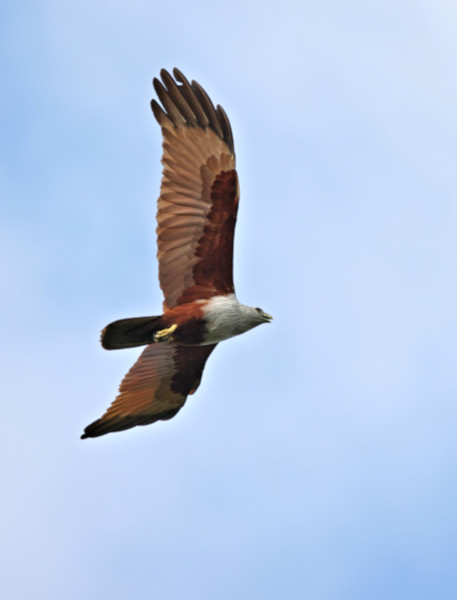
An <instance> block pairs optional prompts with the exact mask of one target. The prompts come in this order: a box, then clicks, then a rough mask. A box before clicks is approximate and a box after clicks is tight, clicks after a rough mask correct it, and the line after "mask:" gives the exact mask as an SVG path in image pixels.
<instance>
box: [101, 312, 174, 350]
mask: <svg viewBox="0 0 457 600" xmlns="http://www.w3.org/2000/svg"><path fill="white" fill-rule="evenodd" d="M161 319H162V317H136V318H134V319H121V320H120V321H114V322H113V323H110V324H109V325H107V326H106V327H105V329H103V331H102V334H101V337H100V342H101V344H102V346H103V348H105V349H106V350H118V349H120V348H134V347H135V346H145V345H146V344H152V342H153V341H154V339H153V335H154V333H155V332H156V331H157V330H158V329H160V320H161Z"/></svg>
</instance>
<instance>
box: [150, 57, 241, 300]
mask: <svg viewBox="0 0 457 600" xmlns="http://www.w3.org/2000/svg"><path fill="white" fill-rule="evenodd" d="M160 74H161V77H162V81H163V83H162V82H160V81H159V80H158V79H154V88H155V90H156V92H157V95H158V97H159V99H160V101H161V102H162V105H163V108H162V107H161V106H160V105H159V104H158V103H157V102H156V101H155V100H152V102H151V107H152V110H153V112H154V115H155V117H156V119H157V121H158V122H159V124H160V126H161V127H162V135H163V155H162V164H163V177H162V185H161V188H160V197H159V200H158V211H157V223H158V226H157V242H158V251H157V257H158V260H159V280H160V286H161V288H162V291H163V293H164V296H165V301H164V309H165V310H166V309H170V308H173V307H174V306H176V305H177V304H183V303H185V302H192V301H194V300H198V299H204V298H211V297H212V296H215V295H218V294H230V293H233V291H234V289H233V276H232V259H233V234H234V229H235V222H236V213H237V209H238V199H239V187H238V178H237V174H236V170H235V151H234V146H233V136H232V130H231V127H230V123H229V120H228V118H227V115H226V114H225V112H224V110H223V108H222V107H221V106H217V108H215V107H214V106H213V104H212V102H211V100H210V99H209V97H208V95H207V94H206V92H205V91H204V90H203V88H202V87H201V86H200V85H199V84H198V83H197V82H195V81H192V83H189V81H187V79H186V78H185V77H184V75H183V74H182V73H181V72H180V71H179V70H178V69H174V70H173V74H174V76H175V79H176V81H175V79H173V77H172V76H171V75H170V74H169V73H168V72H167V71H165V70H162V71H161V73H160Z"/></svg>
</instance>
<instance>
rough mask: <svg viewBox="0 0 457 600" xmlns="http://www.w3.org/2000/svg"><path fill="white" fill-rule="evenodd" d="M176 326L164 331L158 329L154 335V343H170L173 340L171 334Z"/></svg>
mask: <svg viewBox="0 0 457 600" xmlns="http://www.w3.org/2000/svg"><path fill="white" fill-rule="evenodd" d="M177 328H178V326H177V325H176V323H174V325H171V327H167V328H166V329H160V330H159V331H156V332H155V333H154V342H171V341H172V340H173V337H172V336H173V333H174V332H175V331H176V329H177Z"/></svg>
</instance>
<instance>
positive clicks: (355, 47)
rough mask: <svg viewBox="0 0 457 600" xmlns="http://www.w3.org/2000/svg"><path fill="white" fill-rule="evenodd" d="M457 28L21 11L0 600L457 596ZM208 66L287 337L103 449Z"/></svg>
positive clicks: (250, 292) (247, 244) (12, 79)
mask: <svg viewBox="0 0 457 600" xmlns="http://www.w3.org/2000/svg"><path fill="white" fill-rule="evenodd" d="M456 28H457V10H456V8H455V4H454V3H453V2H450V1H437V0H422V1H419V0H405V2H400V3H399V2H398V1H395V2H394V1H389V0H387V1H386V0H374V1H371V2H366V1H362V0H348V1H346V2H338V1H336V0H323V1H322V2H308V1H306V0H305V1H304V2H298V1H293V2H292V1H290V0H285V1H282V2H269V1H267V2H262V3H260V2H253V1H243V2H241V1H238V0H235V1H232V2H230V3H225V4H223V3H215V2H203V1H199V0H196V1H195V2H191V3H190V2H183V1H179V2H174V3H167V2H160V3H159V2H155V1H146V0H144V1H140V0H138V1H135V0H133V1H129V2H126V1H125V2H119V1H110V2H102V1H101V0H91V1H90V2H88V1H86V0H78V1H77V2H76V1H73V0H68V1H57V0H55V1H51V0H48V1H41V2H40V1H35V2H28V1H23V2H13V1H9V2H8V1H6V2H3V3H2V7H1V8H0V47H1V54H0V61H1V62H0V69H1V76H2V90H3V92H2V94H1V95H0V107H1V111H0V115H1V116H0V121H1V131H2V134H1V136H0V216H1V220H0V261H1V270H0V273H1V274H2V283H3V285H2V288H1V289H2V293H1V295H0V309H1V314H2V317H3V318H2V341H3V343H2V345H1V350H0V352H1V363H0V364H1V365H2V375H1V378H0V393H1V398H2V399H3V432H2V442H1V465H0V467H1V473H2V494H1V497H0V498H1V499H0V508H1V511H0V512H1V515H2V517H1V539H2V544H1V550H0V553H1V554H0V564H1V565H2V567H1V571H2V572H1V576H0V596H1V597H2V598H7V599H8V600H25V599H27V600H28V599H30V600H62V599H65V600H77V599H78V600H79V599H80V598H84V599H85V600H103V599H109V600H131V599H132V598H154V599H157V600H159V599H160V600H181V599H182V598H189V599H191V600H193V599H195V600H213V599H217V600H233V599H234V598H236V599H238V600H252V599H255V600H257V599H260V600H276V599H278V598H286V599H292V600H295V599H296V600H301V599H304V598H305V599H310V600H385V599H386V598H389V599H393V600H405V599H409V598H413V599H414V600H422V599H424V600H425V599H433V600H435V599H439V600H455V598H457V569H456V560H457V510H456V507H457V434H456V431H457V375H456V357H457V351H456V349H457V348H456V346H457V179H456V164H457V111H456V106H457V75H456V64H457V37H456V35H455V32H456ZM174 66H177V67H179V68H180V69H181V70H182V71H183V72H184V73H185V74H186V75H187V77H188V78H191V79H196V80H198V81H199V82H200V83H201V84H202V85H203V86H204V87H205V88H206V89H207V91H208V92H209V93H210V95H211V96H212V98H213V100H214V102H215V103H220V104H222V105H223V106H224V108H225V110H226V111H227V113H228V115H229V118H230V120H231V122H232V127H233V130H234V136H235V148H236V151H237V159H238V163H237V164H238V171H239V176H240V183H241V204H240V211H239V219H238V224H237V231H236V240H235V245H236V249H235V282H236V286H237V293H238V297H239V299H240V300H241V301H242V302H245V303H247V304H253V305H255V306H260V307H262V308H263V309H264V310H266V311H267V312H269V313H271V314H273V315H274V317H275V320H274V322H273V324H272V325H269V326H266V325H265V326H262V327H259V328H258V329H255V330H253V331H252V332H250V333H248V334H246V335H244V336H242V337H239V338H235V339H233V340H230V341H228V342H225V343H224V344H222V345H220V347H219V348H218V349H217V350H216V351H215V353H214V354H213V356H211V359H210V360H209V362H208V365H207V368H206V370H205V375H204V378H203V381H202V385H201V387H200V389H199V390H198V393H197V394H196V395H195V396H193V397H191V398H190V399H189V401H188V403H187V404H186V406H185V407H184V409H183V410H182V411H181V412H180V413H179V415H178V416H177V417H176V418H174V419H173V420H171V421H169V422H165V423H158V424H155V425H152V426H149V427H144V428H135V429H132V430H130V431H128V432H125V433H120V434H112V435H109V436H106V437H103V438H99V439H96V440H85V441H81V440H80V439H79V436H80V434H81V433H82V430H83V428H84V426H85V425H87V424H88V423H90V422H91V421H93V420H94V419H95V418H97V417H99V416H100V415H101V414H102V412H103V411H104V410H105V409H106V407H107V406H108V405H109V403H110V402H111V401H112V399H113V398H114V396H115V394H116V391H117V386H118V384H119V382H120V380H121V378H122V376H123V375H124V373H125V372H126V371H127V370H128V368H129V367H130V365H131V364H132V363H133V361H134V360H135V358H136V356H137V355H138V354H139V352H138V350H129V351H123V352H110V353H108V352H105V351H103V349H102V348H101V347H100V346H99V343H98V337H99V331H100V329H101V328H102V327H103V326H104V325H105V324H107V323H108V322H109V321H111V320H113V319H117V318H123V317H129V316H140V315H145V314H155V313H157V312H158V311H159V310H160V307H161V302H162V297H161V293H160V289H159V285H158V281H157V263H156V259H155V252H156V246H155V234H154V230H155V202H156V198H157V195H158V190H159V182H160V153H161V147H160V143H161V139H160V131H159V127H158V126H157V124H156V123H155V121H154V119H153V117H152V114H151V112H150V109H149V100H150V98H151V97H152V96H153V89H152V86H151V80H152V78H153V77H154V76H157V75H158V73H159V71H160V69H161V68H162V67H165V68H167V69H171V68H173V67H174Z"/></svg>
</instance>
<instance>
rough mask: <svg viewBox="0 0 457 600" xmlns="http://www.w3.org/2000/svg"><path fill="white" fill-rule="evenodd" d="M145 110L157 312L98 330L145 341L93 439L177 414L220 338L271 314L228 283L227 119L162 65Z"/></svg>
mask: <svg viewBox="0 0 457 600" xmlns="http://www.w3.org/2000/svg"><path fill="white" fill-rule="evenodd" d="M160 77H161V80H159V79H158V78H154V80H153V86H154V89H155V92H156V94H157V97H158V99H159V101H160V103H161V104H159V102H158V101H157V100H155V99H153V100H151V109H152V112H153V115H154V117H155V119H156V120H157V122H158V124H159V125H160V127H161V131H162V138H163V139H162V150H163V153H162V165H163V171H162V180H161V187H160V196H159V198H158V201H157V229H156V233H157V259H158V264H159V283H160V287H161V289H162V292H163V295H164V301H163V313H162V314H161V315H159V316H153V317H135V318H128V319H121V320H118V321H114V322H113V323H110V324H109V325H107V326H106V327H105V328H104V329H103V330H102V332H101V339H100V341H101V344H102V346H103V348H105V349H107V350H115V349H121V348H132V347H136V346H146V348H145V349H144V350H143V351H142V353H141V355H140V356H139V358H138V360H137V361H136V362H135V364H134V365H133V366H132V367H131V369H130V370H129V371H128V373H127V374H126V375H125V377H124V379H123V380H122V382H121V384H120V386H119V393H118V395H117V397H116V398H115V400H114V401H113V403H112V404H111V406H110V407H109V408H108V410H107V411H106V412H105V413H104V414H103V416H102V417H101V418H99V419H97V420H96V421H94V422H93V423H91V424H90V425H88V426H87V427H86V428H85V429H84V433H83V435H82V436H81V438H82V439H84V438H93V437H98V436H101V435H105V434H107V433H111V432H116V431H123V430H126V429H130V428H131V427H135V426H137V425H148V424H151V423H154V422H156V421H159V420H168V419H171V418H172V417H174V416H175V415H176V414H177V413H178V411H179V410H180V409H181V408H182V406H183V405H184V403H185V402H186V399H187V397H188V396H189V395H191V394H193V393H194V392H195V391H196V390H197V388H198V386H199V384H200V380H201V378H202V373H203V369H204V367H205V363H206V361H207V359H208V357H209V356H210V354H211V353H212V352H213V350H214V348H215V347H216V345H217V344H218V343H219V342H222V341H224V340H227V339H229V338H231V337H233V336H236V335H240V334H241V333H244V332H246V331H248V330H250V329H253V328H254V327H257V326H258V325H261V324H262V323H270V322H271V321H272V319H273V317H272V316H271V315H269V314H268V313H266V312H264V311H263V310H261V309H260V308H258V307H252V306H246V305H244V304H241V303H240V302H239V301H238V299H237V297H236V294H235V288H234V284H233V238H234V231H235V224H236V217H237V210H238V201H239V196H240V192H239V184H238V175H237V172H236V167H235V149H234V143H233V134H232V128H231V125H230V122H229V120H228V117H227V115H226V113H225V111H224V109H223V108H222V107H221V106H220V105H217V106H216V107H215V106H214V104H213V103H212V101H211V99H210V97H209V96H208V94H207V93H206V92H205V90H204V89H203V88H202V86H201V85H199V84H198V83H197V82H196V81H194V80H192V81H191V82H189V81H188V80H187V79H186V77H185V76H184V75H183V74H182V72H181V71H180V70H179V69H176V68H175V69H173V75H171V74H170V73H169V72H168V71H166V70H165V69H162V70H161V71H160Z"/></svg>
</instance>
